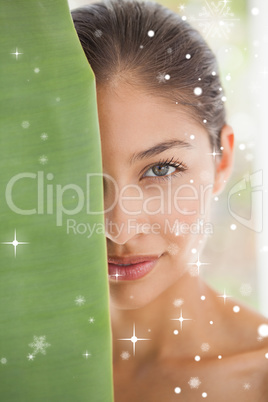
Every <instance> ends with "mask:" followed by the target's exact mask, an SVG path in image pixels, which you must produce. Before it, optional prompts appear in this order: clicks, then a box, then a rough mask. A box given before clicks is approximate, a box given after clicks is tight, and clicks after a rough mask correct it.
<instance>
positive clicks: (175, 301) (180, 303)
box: [173, 299, 184, 307]
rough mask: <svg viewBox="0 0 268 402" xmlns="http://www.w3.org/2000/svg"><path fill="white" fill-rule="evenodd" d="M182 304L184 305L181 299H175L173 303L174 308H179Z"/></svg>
mask: <svg viewBox="0 0 268 402" xmlns="http://www.w3.org/2000/svg"><path fill="white" fill-rule="evenodd" d="M183 303H184V300H183V299H175V300H174V302H173V305H174V306H175V307H181V306H182V305H183Z"/></svg>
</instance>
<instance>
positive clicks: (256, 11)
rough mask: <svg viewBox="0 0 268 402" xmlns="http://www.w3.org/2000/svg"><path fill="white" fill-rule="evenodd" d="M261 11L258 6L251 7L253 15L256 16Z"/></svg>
mask: <svg viewBox="0 0 268 402" xmlns="http://www.w3.org/2000/svg"><path fill="white" fill-rule="evenodd" d="M259 13H260V10H259V9H258V8H257V7H253V8H252V9H251V14H252V15H254V16H256V15H259Z"/></svg>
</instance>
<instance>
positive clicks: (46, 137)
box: [40, 133, 48, 141]
mask: <svg viewBox="0 0 268 402" xmlns="http://www.w3.org/2000/svg"><path fill="white" fill-rule="evenodd" d="M40 138H41V140H43V141H46V140H47V139H48V135H47V133H42V134H41V135H40Z"/></svg>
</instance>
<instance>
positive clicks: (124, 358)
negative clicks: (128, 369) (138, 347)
mask: <svg viewBox="0 0 268 402" xmlns="http://www.w3.org/2000/svg"><path fill="white" fill-rule="evenodd" d="M120 356H121V359H123V360H128V359H129V358H130V353H129V352H122V353H121V355H120Z"/></svg>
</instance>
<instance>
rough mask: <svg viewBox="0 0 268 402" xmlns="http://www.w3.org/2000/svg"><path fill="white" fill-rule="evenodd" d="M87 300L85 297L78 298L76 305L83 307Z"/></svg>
mask: <svg viewBox="0 0 268 402" xmlns="http://www.w3.org/2000/svg"><path fill="white" fill-rule="evenodd" d="M85 301H86V299H85V298H84V296H77V298H76V299H75V303H76V304H77V305H78V306H82V305H83V304H84V303H85Z"/></svg>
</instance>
